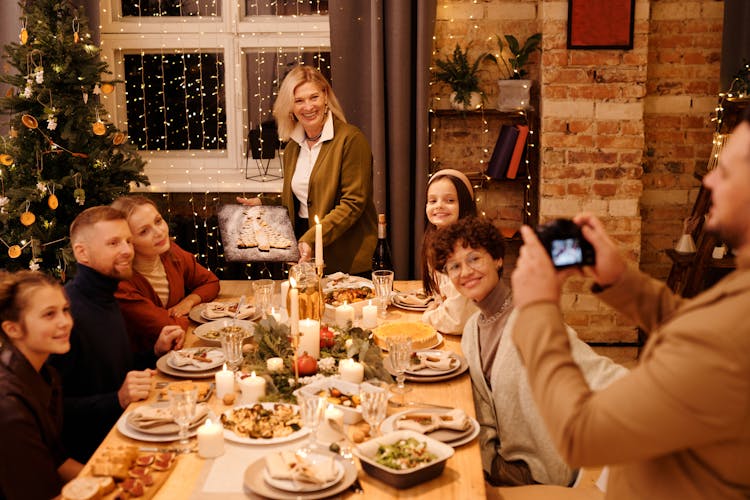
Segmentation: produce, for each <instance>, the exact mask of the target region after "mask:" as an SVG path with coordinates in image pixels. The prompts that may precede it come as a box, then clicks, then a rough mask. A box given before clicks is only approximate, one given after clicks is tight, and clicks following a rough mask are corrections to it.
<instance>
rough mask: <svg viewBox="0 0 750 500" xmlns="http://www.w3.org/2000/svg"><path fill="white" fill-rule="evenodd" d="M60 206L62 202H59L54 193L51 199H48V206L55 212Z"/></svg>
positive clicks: (50, 196)
mask: <svg viewBox="0 0 750 500" xmlns="http://www.w3.org/2000/svg"><path fill="white" fill-rule="evenodd" d="M59 205H60V202H59V201H58V200H57V196H55V195H54V193H53V194H51V195H49V198H47V206H48V207H50V208H51V209H52V210H55V209H56V208H57V207H58V206H59Z"/></svg>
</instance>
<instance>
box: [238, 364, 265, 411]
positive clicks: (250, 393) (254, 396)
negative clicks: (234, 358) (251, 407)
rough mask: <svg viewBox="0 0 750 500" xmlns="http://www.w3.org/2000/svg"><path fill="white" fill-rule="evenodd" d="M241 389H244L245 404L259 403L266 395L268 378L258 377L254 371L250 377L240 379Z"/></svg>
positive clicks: (243, 398) (243, 399)
mask: <svg viewBox="0 0 750 500" xmlns="http://www.w3.org/2000/svg"><path fill="white" fill-rule="evenodd" d="M240 390H241V391H242V401H243V402H244V403H245V404H252V403H257V402H258V400H259V399H260V398H262V397H263V396H265V395H266V379H264V378H263V377H258V376H257V375H255V372H252V373H251V374H250V376H249V377H245V378H242V379H240Z"/></svg>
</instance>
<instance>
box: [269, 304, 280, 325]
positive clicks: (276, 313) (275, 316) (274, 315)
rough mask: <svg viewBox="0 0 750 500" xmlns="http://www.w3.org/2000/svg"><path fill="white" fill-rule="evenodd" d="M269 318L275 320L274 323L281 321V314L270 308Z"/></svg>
mask: <svg viewBox="0 0 750 500" xmlns="http://www.w3.org/2000/svg"><path fill="white" fill-rule="evenodd" d="M271 316H273V319H275V320H276V323H278V322H280V321H281V313H280V312H277V311H276V308H275V307H272V308H271Z"/></svg>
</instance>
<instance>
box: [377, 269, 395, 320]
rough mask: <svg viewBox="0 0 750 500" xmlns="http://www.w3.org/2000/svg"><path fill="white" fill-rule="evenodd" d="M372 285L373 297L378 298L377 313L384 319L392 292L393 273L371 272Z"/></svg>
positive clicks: (383, 271)
mask: <svg viewBox="0 0 750 500" xmlns="http://www.w3.org/2000/svg"><path fill="white" fill-rule="evenodd" d="M372 283H373V285H375V295H376V296H377V298H378V313H379V314H380V317H381V318H385V315H386V309H387V308H388V301H389V300H390V298H391V292H393V271H385V270H380V271H373V273H372Z"/></svg>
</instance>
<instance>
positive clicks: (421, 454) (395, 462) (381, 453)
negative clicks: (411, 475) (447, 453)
mask: <svg viewBox="0 0 750 500" xmlns="http://www.w3.org/2000/svg"><path fill="white" fill-rule="evenodd" d="M436 458H437V457H436V456H435V455H434V454H433V453H430V452H429V451H427V443H425V442H419V441H417V440H416V439H414V438H408V439H399V440H398V441H396V442H395V443H393V444H386V445H380V446H379V447H378V451H377V453H375V461H376V462H377V463H379V464H381V465H385V466H386V467H390V468H391V469H397V470H404V469H411V468H413V467H416V466H418V465H420V464H426V463H430V462H432V461H433V460H435V459H436Z"/></svg>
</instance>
